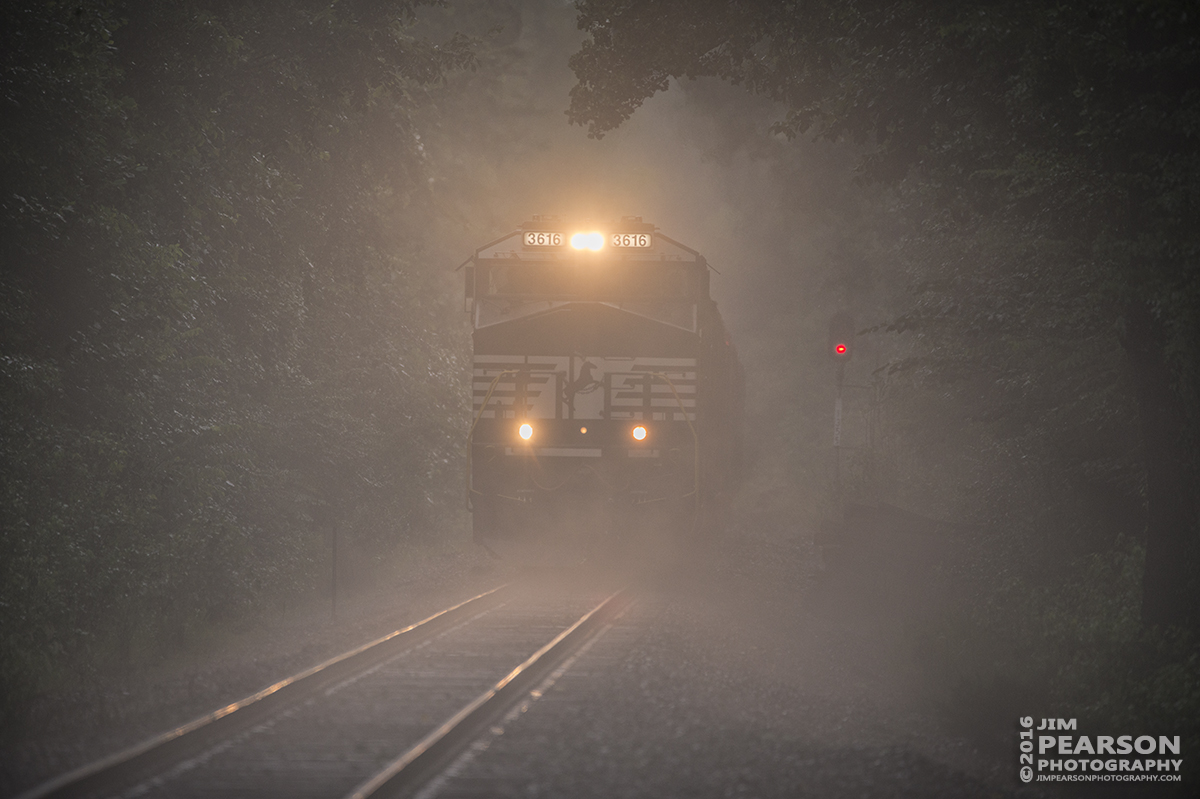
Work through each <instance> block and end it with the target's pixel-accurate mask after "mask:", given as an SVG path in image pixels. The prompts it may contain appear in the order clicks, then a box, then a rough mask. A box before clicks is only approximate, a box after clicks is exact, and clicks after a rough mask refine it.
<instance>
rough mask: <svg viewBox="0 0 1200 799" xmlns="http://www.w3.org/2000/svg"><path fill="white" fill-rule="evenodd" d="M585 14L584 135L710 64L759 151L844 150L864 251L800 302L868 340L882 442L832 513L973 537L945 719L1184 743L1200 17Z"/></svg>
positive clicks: (1062, 12)
mask: <svg viewBox="0 0 1200 799" xmlns="http://www.w3.org/2000/svg"><path fill="white" fill-rule="evenodd" d="M579 8H580V14H581V16H580V27H581V28H582V29H583V30H584V31H585V33H586V34H587V35H588V37H589V38H588V39H587V40H586V41H585V43H584V44H583V46H582V48H581V49H580V50H579V52H578V53H577V54H576V55H575V56H574V57H573V59H572V62H571V65H572V68H573V69H574V71H575V73H576V75H577V77H578V79H579V82H578V85H577V86H576V87H575V89H574V90H573V92H572V101H571V108H570V117H571V119H572V121H573V122H575V123H577V124H581V125H586V126H587V127H588V129H589V131H590V133H591V134H592V135H593V136H602V135H604V134H605V133H606V132H607V131H610V130H613V129H615V128H617V127H619V126H621V125H622V124H623V123H624V122H625V120H627V119H629V118H630V117H631V116H632V115H633V114H634V112H635V110H636V109H638V108H639V106H641V104H642V103H643V101H645V100H646V99H648V98H650V97H651V96H653V95H654V94H656V93H658V92H660V91H663V90H666V89H667V88H668V87H669V86H670V85H671V82H672V80H673V79H684V78H705V77H708V78H718V79H723V80H725V81H727V82H730V83H732V84H734V85H738V86H741V87H744V88H745V89H746V90H747V91H749V92H751V93H753V94H756V95H759V96H762V97H765V98H768V99H769V100H771V101H773V102H774V103H775V104H776V105H775V108H776V110H777V113H776V116H775V125H774V128H773V129H774V132H775V133H776V134H777V135H783V136H785V137H787V138H789V139H793V138H797V137H799V138H800V139H802V140H803V139H808V138H812V139H824V140H831V141H843V142H848V143H850V144H852V145H854V146H856V147H857V148H858V152H859V153H860V158H859V161H858V165H857V170H856V174H857V176H858V179H859V186H860V189H861V192H862V196H864V197H869V198H871V199H870V202H869V204H870V205H871V207H872V208H873V209H874V211H872V214H873V216H872V217H871V218H870V219H867V220H866V221H865V222H863V221H861V220H860V222H859V223H858V224H859V226H860V227H859V230H860V231H861V232H862V233H864V234H866V236H867V237H873V239H874V240H873V241H872V242H870V243H865V242H864V243H863V244H861V245H860V246H854V244H853V243H851V244H850V246H849V249H848V250H847V254H848V256H849V258H848V259H843V262H842V263H831V264H830V265H828V266H827V267H826V274H827V276H828V277H829V282H828V283H827V285H825V286H824V287H823V288H822V293H823V296H824V297H825V298H826V299H827V300H834V301H835V302H840V303H841V304H842V306H843V307H847V308H849V309H850V310H854V311H856V313H857V314H858V318H859V319H862V320H866V322H865V323H864V325H863V326H864V327H866V326H868V325H869V326H870V327H871V330H869V331H864V333H863V338H864V339H865V341H864V344H869V346H870V347H871V348H873V349H874V351H875V352H880V353H882V354H883V357H882V358H881V359H880V360H879V361H878V362H877V363H875V364H862V363H859V364H856V366H857V367H858V369H859V371H858V372H857V375H858V376H859V378H860V379H862V380H869V381H871V382H872V384H873V386H874V390H875V392H876V394H875V397H876V402H875V404H874V405H873V407H872V409H871V414H872V421H873V424H874V425H875V427H874V429H873V432H874V438H873V441H872V445H871V446H870V447H868V448H866V449H864V450H862V451H860V452H858V453H856V454H855V455H854V460H855V463H854V464H852V466H853V468H852V470H851V471H852V475H851V478H852V479H851V482H852V485H851V486H850V494H849V498H850V499H858V500H866V501H878V500H883V501H889V502H895V501H897V499H898V498H899V499H900V500H904V499H905V498H908V499H911V498H913V497H919V496H924V497H926V498H928V497H930V496H936V497H937V498H938V499H939V500H940V501H939V502H938V503H929V504H923V503H920V502H916V503H914V502H908V503H905V502H903V501H902V502H901V504H907V505H908V506H909V507H911V508H912V509H914V510H917V511H918V512H927V513H928V512H931V507H930V505H932V504H937V505H938V506H939V509H941V510H943V511H945V510H946V509H950V511H951V513H952V515H953V516H955V517H957V519H958V520H960V521H969V522H972V523H974V525H975V526H974V527H971V528H969V531H968V532H964V533H963V537H965V538H969V539H971V540H970V541H967V542H962V541H960V542H959V543H960V544H963V547H964V548H965V550H966V551H968V552H969V554H968V555H965V556H964V557H963V558H962V559H961V560H960V561H958V563H957V566H956V568H958V569H960V570H961V572H962V573H961V574H960V575H959V576H960V577H963V578H965V581H966V582H968V583H969V584H970V586H971V590H970V592H969V597H968V598H967V599H966V600H964V602H963V603H962V605H961V606H959V607H954V608H946V609H945V611H946V615H945V617H944V618H943V619H942V620H941V621H940V623H939V624H938V625H934V626H933V627H932V628H931V629H929V630H928V631H926V632H927V635H928V637H927V639H926V640H925V641H924V642H923V643H922V644H921V649H922V650H923V651H924V652H925V656H926V657H928V658H930V660H931V661H932V660H938V659H940V662H939V663H937V664H933V663H931V667H935V668H937V669H942V672H941V678H942V685H941V688H943V689H946V690H949V691H959V692H960V693H958V694H957V695H955V696H953V697H951V698H952V699H954V701H956V702H957V703H958V704H959V706H960V710H959V713H960V714H962V715H969V714H971V713H978V712H982V711H981V710H980V709H981V708H983V707H985V706H995V705H997V703H999V704H1000V705H1003V707H1002V708H1001V710H1002V713H1001V718H999V719H997V722H998V723H999V724H1001V725H1003V724H1008V725H1011V724H1012V719H1013V718H1015V717H1016V715H1018V713H1019V712H1025V711H1021V710H1020V708H1021V707H1025V708H1028V707H1030V703H1031V702H1036V703H1043V704H1042V706H1044V707H1047V708H1049V707H1050V706H1052V705H1053V706H1054V707H1055V709H1059V710H1061V712H1064V713H1066V712H1069V713H1077V714H1078V713H1092V714H1094V715H1096V716H1099V717H1102V718H1104V719H1106V720H1108V721H1110V722H1113V723H1137V724H1141V725H1148V724H1153V726H1154V727H1155V728H1159V727H1161V728H1162V729H1164V730H1166V729H1173V730H1178V731H1181V732H1182V731H1185V730H1186V731H1188V733H1189V734H1191V735H1192V736H1193V738H1192V740H1196V739H1195V734H1196V727H1195V720H1196V718H1197V716H1198V715H1200V713H1198V712H1197V711H1198V709H1200V685H1198V684H1197V682H1196V680H1195V675H1196V673H1197V672H1196V670H1195V664H1196V662H1197V656H1196V650H1195V648H1194V647H1195V638H1194V634H1195V632H1196V630H1197V626H1198V625H1200V590H1198V575H1200V569H1198V568H1197V567H1198V566H1200V558H1198V556H1197V555H1198V546H1197V541H1198V537H1197V508H1196V497H1197V496H1200V482H1198V480H1197V478H1198V474H1200V472H1198V470H1197V467H1198V466H1200V464H1198V462H1197V457H1196V453H1197V451H1198V448H1197V443H1198V439H1200V415H1198V414H1197V411H1198V410H1200V371H1198V367H1200V349H1198V347H1200V313H1198V312H1200V270H1198V269H1197V256H1198V255H1200V246H1198V245H1200V227H1198V226H1197V224H1196V220H1197V214H1198V211H1200V205H1198V203H1197V200H1198V197H1197V191H1198V190H1200V157H1198V155H1197V153H1200V149H1198V147H1197V145H1198V143H1200V142H1198V135H1200V91H1197V89H1196V86H1195V80H1194V76H1195V74H1196V72H1197V68H1198V67H1200V5H1198V4H1197V3H1195V2H1119V1H1117V0H1113V1H1111V2H1095V3H1081V4H1068V5H1061V4H1059V5H1054V4H1044V3H1012V2H1007V3H992V2H971V3H962V2H952V3H919V4H914V3H907V2H850V3H845V2H815V3H801V4H790V3H737V2H732V3H726V2H704V3H696V2H682V1H681V0H655V1H654V2H624V1H623V0H586V1H585V2H582V3H580V4H579ZM684 85H685V86H687V85H688V84H684ZM714 110H715V111H716V112H717V113H718V114H719V113H720V109H719V108H718V109H714ZM727 124H728V125H729V126H730V127H735V126H736V124H737V123H727ZM781 160H782V159H781ZM797 179H798V180H804V176H803V175H802V174H799V173H797ZM845 227H846V229H849V228H850V225H846V226H845ZM881 242H882V244H883V245H884V246H880V243H881ZM832 260H837V259H836V258H834V259H832ZM775 269H776V274H775V278H774V282H775V285H777V286H786V285H789V280H790V278H788V276H787V272H788V269H789V265H788V264H787V263H786V262H781V263H778V264H777V265H776V267H775ZM897 275H899V276H901V277H902V282H903V283H904V284H905V285H906V287H907V288H906V291H904V292H902V293H899V294H897V293H894V292H893V293H892V294H888V293H887V292H888V291H889V290H890V288H891V287H892V286H894V285H895V277H896V276H897ZM856 281H857V284H856ZM881 293H882V294H883V295H886V296H883V298H882V299H881ZM798 302H800V301H798ZM803 307H805V306H804V305H803V304H800V305H798V306H797V309H798V310H799V309H801V308H803ZM826 307H828V306H826ZM823 321H824V320H821V321H818V322H816V323H814V324H811V325H808V326H807V329H805V330H804V332H805V333H807V334H808V337H809V338H813V337H816V336H820V335H821V333H820V331H821V324H822V323H823ZM803 340H804V339H803V338H798V339H797V341H803ZM874 367H877V368H874ZM795 385H797V386H799V385H800V384H799V381H796V383H795ZM799 391H802V389H799ZM797 396H800V393H797ZM964 529H966V528H964ZM971 531H973V532H971ZM1189 674H1190V675H1191V676H1188V675H1189ZM1005 694H1007V695H1009V697H1010V698H1011V699H1012V701H1011V702H1010V703H1007V704H1006V703H1005V702H1006V700H1005V698H1004V697H1003V696H1001V695H1005ZM943 698H945V697H943ZM1046 703H1048V704H1046ZM966 708H973V709H972V710H968V709H966ZM1005 729H1007V728H1005Z"/></svg>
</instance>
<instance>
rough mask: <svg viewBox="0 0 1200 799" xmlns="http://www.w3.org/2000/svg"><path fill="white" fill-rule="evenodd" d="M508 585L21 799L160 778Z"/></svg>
mask: <svg viewBox="0 0 1200 799" xmlns="http://www.w3.org/2000/svg"><path fill="white" fill-rule="evenodd" d="M506 588H508V584H505V585H501V586H498V587H496V588H493V589H492V590H490V591H485V592H483V593H482V594H479V595H477V596H474V597H471V598H470V599H467V600H465V601H463V602H460V603H458V604H457V605H454V606H452V607H449V608H446V609H445V610H441V611H439V612H437V613H435V614H433V615H432V616H429V617H428V618H425V619H422V620H421V621H419V622H417V623H415V624H410V625H409V626H407V627H404V628H402V629H399V630H396V631H395V632H391V633H388V634H387V635H385V636H383V637H381V638H377V639H375V640H374V641H370V642H368V643H366V644H363V645H362V646H359V647H356V648H354V649H352V650H350V651H349V652H344V653H342V654H340V655H337V656H336V657H333V658H330V659H329V660H326V661H325V662H323V663H320V664H318V665H316V666H313V667H312V668H309V669H305V670H304V671H302V672H300V673H298V674H294V675H292V676H291V677H288V678H286V679H284V680H280V681H279V682H277V683H274V684H273V685H269V686H267V687H266V688H264V689H262V690H261V691H258V692H256V693H253V694H251V695H250V696H247V697H246V698H244V699H241V700H239V701H237V702H233V703H232V704H229V705H226V706H225V707H222V708H220V709H218V710H215V711H213V712H212V713H209V714H207V715H204V716H201V717H200V718H198V719H195V720H193V721H191V722H188V723H187V724H184V725H182V726H179V727H176V728H175V729H173V730H170V731H168V732H165V733H162V734H161V735H158V736H155V737H154V738H151V739H149V740H147V741H143V742H142V743H140V744H136V745H135V746H132V747H130V748H128V749H126V750H124V751H121V752H118V753H116V754H113V755H110V756H108V757H105V758H102V759H100V760H97V761H95V762H93V763H90V764H88V765H86V766H82V767H80V768H78V769H75V770H74V771H69V772H67V773H66V774H63V775H61V776H59V777H57V778H55V779H53V780H50V781H49V782H46V783H43V784H42V785H39V786H37V787H35V788H32V789H31V790H29V791H27V792H25V793H23V794H21V795H20V796H18V797H17V799H67V798H68V797H71V798H74V797H90V796H97V795H107V794H109V793H112V792H114V791H118V790H121V789H124V788H129V787H131V786H133V785H136V784H137V783H138V782H140V781H142V780H144V779H147V778H149V777H152V776H154V775H156V774H160V773H162V772H163V771H165V770H167V769H168V768H170V767H171V766H173V765H175V764H176V763H179V762H181V761H184V760H187V759H188V758H190V757H194V756H196V755H198V754H200V753H202V752H204V751H206V750H208V749H210V748H212V747H213V746H214V745H216V744H218V743H220V742H222V741H225V740H228V739H229V738H232V737H234V736H236V735H238V734H239V733H241V732H244V731H245V730H248V729H250V728H252V727H254V726H256V725H258V724H261V723H263V722H264V721H266V720H268V719H270V718H271V717H273V716H275V715H277V714H278V713H280V712H282V711H283V710H285V709H287V708H289V707H291V706H293V705H295V704H298V703H299V702H302V701H304V700H305V699H307V698H309V697H310V696H313V695H316V694H318V693H320V692H321V691H323V690H324V689H325V688H327V687H329V686H331V685H335V684H336V683H338V682H341V681H342V680H345V679H348V678H349V677H352V676H354V675H355V674H358V673H360V672H362V671H365V670H366V669H368V668H370V667H371V666H374V665H375V664H376V663H379V662H382V661H384V660H386V659H387V658H389V657H392V656H393V655H395V654H397V653H399V652H401V651H403V648H404V647H408V646H412V645H414V644H418V643H421V642H422V641H425V640H428V639H430V638H432V637H433V636H435V635H437V634H438V633H440V632H442V631H443V630H445V629H447V628H448V627H451V626H453V625H454V624H456V623H458V622H460V621H462V620H463V619H465V618H467V617H469V616H470V615H471V614H474V613H479V612H480V611H482V610H486V609H489V608H491V607H494V606H495V605H497V604H499V602H500V599H501V598H502V596H503V595H504V594H505V593H506V592H505V590H504V589H506Z"/></svg>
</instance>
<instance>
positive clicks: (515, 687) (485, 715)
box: [345, 589, 631, 799]
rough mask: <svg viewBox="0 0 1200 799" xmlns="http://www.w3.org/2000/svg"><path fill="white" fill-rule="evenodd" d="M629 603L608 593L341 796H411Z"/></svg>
mask: <svg viewBox="0 0 1200 799" xmlns="http://www.w3.org/2000/svg"><path fill="white" fill-rule="evenodd" d="M630 601H631V599H630V598H629V596H628V594H627V592H626V590H625V589H621V590H620V591H617V592H615V593H613V594H611V595H609V597H608V598H607V599H605V600H604V601H603V602H601V603H600V604H599V605H597V606H596V607H594V608H592V609H591V610H590V611H588V612H587V613H586V614H584V615H583V617H582V618H580V619H579V620H578V621H577V622H575V623H574V624H572V625H571V626H570V627H568V628H567V629H565V630H563V631H562V632H561V633H559V634H558V635H557V636H555V638H554V640H552V641H551V642H550V643H548V644H546V645H545V646H543V647H542V648H541V649H539V650H538V651H537V652H535V653H534V654H533V655H531V656H530V657H529V658H528V659H527V660H526V661H525V662H524V663H522V664H521V665H520V666H517V667H516V668H515V669H513V671H512V672H510V673H509V674H508V676H507V677H505V678H504V679H502V680H500V681H499V682H498V683H496V684H495V685H494V686H492V687H491V688H489V689H488V690H487V691H484V692H483V693H482V694H480V695H479V696H477V697H476V698H475V699H474V700H473V701H472V702H470V703H469V704H468V705H466V706H465V707H464V708H462V709H461V710H459V711H458V712H457V713H455V714H454V715H453V716H451V717H450V718H449V719H447V720H446V721H445V722H444V723H443V724H442V725H441V726H439V727H438V728H437V729H435V730H433V731H432V732H430V733H429V734H428V735H426V736H425V737H424V738H423V739H422V740H421V741H420V742H419V743H417V744H416V745H415V746H413V747H412V748H411V749H409V750H408V751H407V752H405V753H404V754H403V755H401V756H400V757H398V758H396V759H395V760H394V761H392V762H391V763H389V764H388V765H387V766H386V767H385V768H384V769H383V770H381V771H380V772H379V773H377V774H376V775H375V776H374V777H372V778H371V779H369V780H367V781H366V782H364V783H363V784H362V785H360V786H358V787H357V788H355V789H354V790H353V791H352V792H351V793H349V794H347V796H346V798H345V799H368V797H370V799H398V798H399V797H407V796H412V795H413V794H414V793H416V792H417V791H419V790H420V789H421V788H422V787H423V786H424V785H425V784H427V783H428V782H429V781H430V780H432V779H433V778H435V777H436V776H438V774H440V773H441V772H442V771H443V770H444V769H445V768H447V767H448V766H449V765H450V764H451V763H452V762H453V760H454V758H456V757H457V756H458V755H459V754H460V753H462V752H463V751H464V750H465V749H466V748H467V747H469V746H470V745H471V744H472V743H473V742H474V741H475V740H476V739H477V738H478V737H479V735H480V734H482V732H483V731H484V730H486V729H487V728H488V727H489V726H490V725H491V724H492V723H493V722H494V721H495V720H496V719H498V718H499V717H500V716H501V715H503V714H504V713H505V712H506V711H507V710H508V709H509V708H510V707H512V706H513V705H514V704H515V703H516V702H517V701H518V700H519V699H520V697H521V696H523V695H524V694H525V693H526V692H527V691H529V690H531V689H532V688H533V687H534V686H536V685H537V684H538V683H539V682H540V681H541V680H542V679H544V678H545V677H546V676H547V675H549V674H550V673H551V672H552V671H553V670H554V669H555V668H556V667H557V666H558V665H559V664H560V663H562V662H563V661H564V660H566V659H567V658H568V657H569V656H570V655H571V654H572V653H573V652H575V651H577V650H578V649H579V648H580V647H581V646H583V645H584V644H585V643H586V642H587V641H588V640H589V639H590V638H591V637H592V636H593V635H594V634H595V633H596V632H598V631H599V629H601V628H602V626H603V625H604V623H605V622H607V621H609V620H610V619H612V618H613V617H615V616H616V615H617V614H618V613H619V612H620V611H621V610H622V609H623V608H624V607H625V606H627V605H628V604H629V602H630Z"/></svg>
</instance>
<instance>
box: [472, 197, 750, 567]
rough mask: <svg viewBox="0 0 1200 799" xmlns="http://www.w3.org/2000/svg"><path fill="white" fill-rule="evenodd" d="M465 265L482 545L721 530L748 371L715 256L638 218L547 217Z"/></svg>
mask: <svg viewBox="0 0 1200 799" xmlns="http://www.w3.org/2000/svg"><path fill="white" fill-rule="evenodd" d="M464 266H465V267H466V269H465V272H466V292H465V293H466V303H467V308H468V309H469V311H470V312H471V316H472V322H473V327H474V332H473V340H474V364H473V369H474V377H473V394H474V403H473V412H472V424H471V430H470V433H469V436H468V438H469V457H470V468H469V475H468V487H467V503H468V507H469V508H470V509H471V510H472V513H473V528H474V536H475V540H476V541H477V542H479V543H482V544H485V545H487V544H489V543H491V542H498V541H502V540H514V539H522V538H526V539H528V538H536V537H538V536H542V537H546V536H562V535H571V536H575V537H577V538H578V540H580V541H581V542H582V543H583V545H584V546H585V547H592V546H594V545H596V544H597V543H598V542H602V541H606V540H610V539H619V538H622V537H634V536H650V537H660V538H662V537H670V538H671V539H673V540H679V539H680V538H681V537H682V538H683V539H684V540H686V539H687V537H689V536H694V535H698V534H701V533H702V532H703V531H704V530H705V529H706V528H711V527H714V526H716V525H718V524H720V522H721V519H723V517H724V515H725V510H726V507H727V505H728V500H729V494H730V488H731V485H732V483H733V480H734V477H735V475H736V473H737V469H738V465H739V459H740V449H741V440H740V429H741V415H742V399H743V375H742V369H741V365H740V364H739V362H738V358H737V354H736V352H735V350H734V348H733V346H732V344H731V343H730V340H729V336H728V334H727V333H726V330H725V326H724V324H723V323H722V321H721V316H720V313H719V312H718V311H717V307H716V303H715V302H714V301H713V300H712V299H711V297H710V296H709V275H708V270H709V266H708V263H707V262H706V261H705V259H704V257H703V256H702V255H700V254H699V253H698V252H696V251H695V250H693V249H691V248H689V247H685V246H684V245H682V244H680V243H679V242H677V241H675V240H674V239H671V238H669V237H667V236H665V235H663V234H662V233H660V232H659V231H658V230H657V228H655V227H654V226H653V225H651V224H647V223H644V222H642V220H641V218H640V217H625V218H623V219H621V220H620V221H619V222H615V223H611V224H609V225H605V226H599V227H596V226H587V227H582V226H572V225H569V224H566V223H565V222H563V221H562V220H560V219H558V218H557V217H549V216H535V217H534V218H533V219H532V220H531V221H530V222H528V223H527V224H525V225H523V226H522V227H521V228H520V229H518V230H515V231H513V232H512V233H509V234H508V235H506V236H503V237H501V238H499V239H497V240H496V241H493V242H491V243H490V244H487V245H485V246H483V247H481V248H480V249H478V250H476V251H475V254H474V255H473V256H472V257H471V258H470V259H468V261H467V262H466V264H464Z"/></svg>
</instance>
